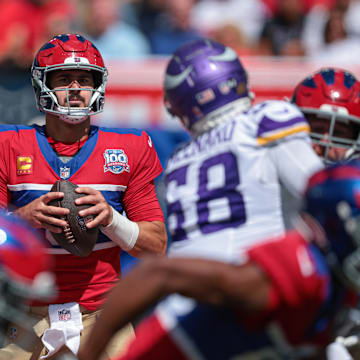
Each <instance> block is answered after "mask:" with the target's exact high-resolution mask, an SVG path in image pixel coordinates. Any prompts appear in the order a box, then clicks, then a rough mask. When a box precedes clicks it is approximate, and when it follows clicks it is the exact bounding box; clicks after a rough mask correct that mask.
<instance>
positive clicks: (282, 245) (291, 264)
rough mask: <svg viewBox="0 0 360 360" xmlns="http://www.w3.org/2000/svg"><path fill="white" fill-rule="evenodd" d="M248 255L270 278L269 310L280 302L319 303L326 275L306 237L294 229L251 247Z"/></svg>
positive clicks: (282, 304) (293, 305) (296, 303)
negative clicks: (283, 235)
mask: <svg viewBox="0 0 360 360" xmlns="http://www.w3.org/2000/svg"><path fill="white" fill-rule="evenodd" d="M249 257H250V259H251V260H252V261H254V262H255V263H257V264H259V265H260V266H261V268H262V269H263V270H264V271H265V273H266V274H267V276H268V277H269V278H270V281H271V284H272V287H271V291H270V296H269V302H268V310H270V311H272V310H275V309H276V308H279V307H281V306H286V307H289V308H296V307H299V306H302V304H304V302H307V301H312V302H314V303H315V302H317V303H320V302H321V301H323V299H324V298H325V296H326V295H327V294H326V289H327V286H326V285H327V284H328V280H329V279H328V277H327V275H326V274H323V275H321V274H320V273H319V271H318V269H317V267H316V264H315V261H314V259H313V256H312V254H311V253H310V251H309V247H308V244H307V242H306V240H304V239H303V238H302V237H301V235H300V234H299V233H298V232H295V231H294V232H289V233H288V234H287V235H286V236H285V237H284V238H279V239H274V240H273V241H269V242H267V243H264V244H261V245H260V246H256V247H254V248H253V249H251V250H250V251H249Z"/></svg>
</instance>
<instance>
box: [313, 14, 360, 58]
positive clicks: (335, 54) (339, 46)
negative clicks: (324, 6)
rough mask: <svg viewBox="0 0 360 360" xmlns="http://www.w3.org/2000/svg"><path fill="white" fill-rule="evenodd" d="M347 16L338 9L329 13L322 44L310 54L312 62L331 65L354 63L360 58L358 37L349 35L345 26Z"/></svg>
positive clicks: (323, 30)
mask: <svg viewBox="0 0 360 360" xmlns="http://www.w3.org/2000/svg"><path fill="white" fill-rule="evenodd" d="M344 15H345V14H344V13H343V12H342V11H339V10H338V9H336V10H333V11H331V12H330V13H329V15H328V19H327V22H326V24H325V27H324V29H322V39H321V40H322V44H321V46H319V47H318V48H317V49H313V51H312V52H311V53H310V54H309V56H308V58H309V59H311V60H312V61H319V62H326V63H327V64H330V63H334V64H335V63H340V62H341V63H352V62H354V59H357V58H359V57H360V41H359V38H358V36H354V35H349V34H348V33H347V31H346V26H345V16H344Z"/></svg>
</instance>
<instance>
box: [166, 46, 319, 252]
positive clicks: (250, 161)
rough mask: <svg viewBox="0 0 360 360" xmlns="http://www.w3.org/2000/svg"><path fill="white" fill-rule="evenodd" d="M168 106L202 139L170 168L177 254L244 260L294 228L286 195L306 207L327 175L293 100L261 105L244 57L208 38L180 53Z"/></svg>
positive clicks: (182, 150) (171, 72) (169, 79)
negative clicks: (312, 180)
mask: <svg viewBox="0 0 360 360" xmlns="http://www.w3.org/2000/svg"><path fill="white" fill-rule="evenodd" d="M164 92H165V105H166V107H167V109H168V111H169V112H170V113H171V114H172V115H174V116H176V117H177V118H178V119H179V120H180V121H181V123H182V124H183V125H184V127H185V128H186V129H187V130H188V131H189V132H190V134H191V135H192V139H191V140H190V141H189V142H188V143H186V144H184V145H183V146H181V147H179V148H178V149H177V150H176V151H175V152H174V153H173V155H172V156H171V157H170V159H169V161H168V164H167V166H166V169H165V175H166V176H165V177H166V183H167V184H166V185H167V196H166V200H167V215H168V217H167V219H168V227H169V230H170V233H171V236H172V241H173V242H172V246H171V249H170V253H173V252H177V253H179V252H181V253H182V254H183V255H189V254H191V253H192V251H193V247H200V248H202V249H203V255H204V256H206V257H209V256H211V257H217V258H218V257H221V256H223V255H224V256H227V255H228V254H236V251H237V249H238V248H239V247H243V246H248V245H249V244H253V243H254V242H256V241H260V240H262V239H263V238H264V237H269V236H275V235H282V234H284V231H285V227H284V221H283V217H282V216H283V213H282V208H281V201H282V199H281V186H282V185H283V186H284V187H285V188H287V190H288V192H289V193H290V194H291V196H292V197H294V198H295V200H296V201H299V199H300V196H301V195H302V193H303V191H304V188H305V185H306V182H307V180H308V178H309V176H310V175H311V174H312V173H313V172H315V171H316V170H318V169H320V168H322V167H323V164H322V162H321V160H320V159H319V157H318V156H317V155H316V153H315V152H314V150H313V149H312V148H311V141H310V137H309V134H308V133H309V125H308V123H307V121H306V119H305V118H304V116H303V114H302V112H301V111H299V109H298V108H297V107H296V106H294V105H293V104H290V103H289V102H287V101H265V102H262V103H259V104H256V105H255V106H252V100H253V94H252V93H251V91H250V90H249V85H248V78H247V72H246V70H245V69H244V67H243V66H242V64H241V62H240V60H239V58H238V56H237V54H236V53H235V52H234V51H233V50H232V49H230V48H229V47H225V46H223V45H222V44H219V43H217V42H214V41H212V40H208V39H203V40H198V41H194V42H190V43H188V44H186V45H184V46H182V47H180V48H179V49H178V50H177V51H176V52H175V53H174V55H173V56H172V58H171V59H170V61H169V63H168V66H167V68H166V73H165V81H164Z"/></svg>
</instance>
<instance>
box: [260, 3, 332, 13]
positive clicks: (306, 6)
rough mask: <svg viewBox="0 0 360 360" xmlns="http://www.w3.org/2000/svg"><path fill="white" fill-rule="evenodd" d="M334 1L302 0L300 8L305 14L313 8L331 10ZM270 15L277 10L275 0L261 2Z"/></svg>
mask: <svg viewBox="0 0 360 360" xmlns="http://www.w3.org/2000/svg"><path fill="white" fill-rule="evenodd" d="M335 1H336V0H302V6H303V10H304V12H305V13H308V12H309V11H310V10H311V9H312V8H313V7H314V6H322V7H326V8H327V9H330V8H332V6H333V5H334V3H335ZM262 2H263V3H264V4H265V5H266V7H267V8H268V9H269V10H270V12H271V13H272V14H275V12H276V8H277V2H276V0H262Z"/></svg>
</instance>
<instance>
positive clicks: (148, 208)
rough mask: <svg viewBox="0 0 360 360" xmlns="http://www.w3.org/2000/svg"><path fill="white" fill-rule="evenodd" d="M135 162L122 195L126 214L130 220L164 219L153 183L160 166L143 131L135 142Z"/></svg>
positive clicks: (150, 141) (160, 169)
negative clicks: (136, 142) (137, 141)
mask: <svg viewBox="0 0 360 360" xmlns="http://www.w3.org/2000/svg"><path fill="white" fill-rule="evenodd" d="M136 159H137V164H136V167H135V169H134V171H133V173H132V176H131V178H130V181H129V184H128V188H127V190H126V192H125V196H124V205H125V209H126V214H127V216H128V217H129V219H131V220H132V221H156V220H158V221H165V220H164V215H163V213H162V210H161V207H160V204H159V201H158V198H157V195H156V191H155V185H154V179H155V178H156V177H158V176H159V175H160V174H161V172H162V166H161V164H160V160H159V158H158V156H157V153H156V150H155V148H154V145H153V143H152V140H151V138H150V136H149V135H148V134H147V133H146V132H145V131H143V133H142V135H141V137H140V139H139V143H138V144H137V156H136Z"/></svg>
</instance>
